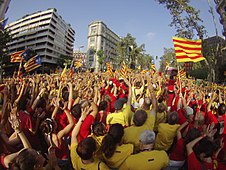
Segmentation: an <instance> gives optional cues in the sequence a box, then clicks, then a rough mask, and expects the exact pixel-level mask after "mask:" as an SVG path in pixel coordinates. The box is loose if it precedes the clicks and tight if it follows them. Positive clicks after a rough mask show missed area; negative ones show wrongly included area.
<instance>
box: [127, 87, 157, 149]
mask: <svg viewBox="0 0 226 170" xmlns="http://www.w3.org/2000/svg"><path fill="white" fill-rule="evenodd" d="M148 89H149V96H148V97H145V98H144V102H143V104H142V106H141V108H138V109H137V110H136V112H135V114H134V116H133V125H132V126H130V127H128V128H125V134H124V137H123V143H132V144H133V145H134V147H135V150H134V151H135V153H136V152H137V151H139V136H140V134H141V133H142V132H143V131H144V130H153V129H154V124H155V116H156V109H157V99H156V95H155V93H154V91H153V86H152V85H151V84H150V85H149V86H148ZM151 105H152V108H151V110H150V106H151Z"/></svg>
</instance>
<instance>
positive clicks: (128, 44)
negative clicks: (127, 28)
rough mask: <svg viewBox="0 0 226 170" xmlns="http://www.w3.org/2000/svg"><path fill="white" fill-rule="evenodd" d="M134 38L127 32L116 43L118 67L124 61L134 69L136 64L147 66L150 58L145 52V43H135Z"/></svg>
mask: <svg viewBox="0 0 226 170" xmlns="http://www.w3.org/2000/svg"><path fill="white" fill-rule="evenodd" d="M135 40H136V39H135V38H134V37H132V35H131V34H127V35H126V37H124V38H122V39H121V41H120V42H119V43H118V44H117V51H118V58H117V59H116V61H115V62H116V64H117V65H118V66H119V67H120V66H121V63H122V62H123V61H124V62H125V64H126V65H128V66H129V67H130V68H131V69H135V68H136V67H138V66H141V67H142V68H145V67H146V68H147V67H149V66H148V63H147V62H149V61H150V60H152V57H151V56H150V55H149V54H145V45H144V44H141V45H140V46H138V45H137V43H136V41H135Z"/></svg>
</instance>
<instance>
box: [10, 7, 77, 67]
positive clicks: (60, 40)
mask: <svg viewBox="0 0 226 170" xmlns="http://www.w3.org/2000/svg"><path fill="white" fill-rule="evenodd" d="M6 29H8V30H10V34H11V35H12V37H13V39H12V41H11V42H10V43H9V44H8V48H9V51H10V53H13V52H16V51H20V50H23V49H32V50H34V51H35V52H36V53H37V54H38V55H40V56H41V60H42V63H43V64H46V65H55V66H56V65H57V61H58V60H59V59H60V56H61V55H65V56H71V57H72V56H73V46H74V41H75V39H74V36H75V31H74V30H73V29H72V27H71V26H70V24H67V23H66V22H65V21H64V20H63V18H62V17H61V16H60V15H59V14H58V13H57V10H56V9H55V8H52V9H48V10H46V11H39V12H35V13H33V14H30V15H26V16H24V17H22V18H21V19H19V20H17V21H15V22H13V23H10V24H8V25H7V26H6Z"/></svg>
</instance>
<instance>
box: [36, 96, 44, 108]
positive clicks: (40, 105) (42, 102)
mask: <svg viewBox="0 0 226 170" xmlns="http://www.w3.org/2000/svg"><path fill="white" fill-rule="evenodd" d="M39 107H41V108H43V109H45V107H46V100H45V99H44V98H43V97H42V98H40V100H39V101H38V103H37V108H39Z"/></svg>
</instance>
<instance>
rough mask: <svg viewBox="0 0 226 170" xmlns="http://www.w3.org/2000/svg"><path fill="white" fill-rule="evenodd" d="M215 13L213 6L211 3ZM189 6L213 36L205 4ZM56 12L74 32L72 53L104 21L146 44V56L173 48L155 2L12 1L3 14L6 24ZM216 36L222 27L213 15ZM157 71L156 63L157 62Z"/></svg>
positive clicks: (165, 17) (200, 0)
mask: <svg viewBox="0 0 226 170" xmlns="http://www.w3.org/2000/svg"><path fill="white" fill-rule="evenodd" d="M211 2H212V6H213V7H214V11H215V4H214V2H213V0H211ZM191 5H192V6H193V7H195V8H196V9H199V10H200V17H201V18H202V19H203V25H204V26H205V28H206V30H207V35H208V37H211V36H215V35H216V32H215V27H214V23H213V19H212V16H211V14H210V13H209V12H208V11H209V6H208V3H207V0H191ZM48 8H56V9H57V12H58V14H59V15H61V16H62V18H63V19H64V20H65V21H66V22H67V23H69V24H70V25H71V26H72V28H73V29H74V30H75V32H76V34H75V42H74V50H78V49H79V47H81V46H84V47H83V48H80V50H81V51H84V52H85V51H86V50H87V44H88V41H87V36H88V25H89V24H90V23H91V22H92V21H103V22H104V23H105V24H106V25H107V27H108V28H110V29H111V30H112V31H113V32H115V33H116V34H117V35H119V36H121V37H125V36H126V35H127V33H130V34H131V35H132V36H133V37H134V38H136V42H137V44H138V46H139V45H141V44H145V50H146V53H148V54H150V55H152V56H158V58H160V57H161V56H162V55H163V54H164V48H173V42H172V36H174V35H175V29H174V28H173V27H170V26H169V24H170V22H171V16H170V14H169V11H168V10H167V9H166V8H164V6H163V5H160V4H158V2H157V1H156V0H11V3H10V5H9V9H8V11H7V13H6V17H8V18H9V19H8V23H11V22H14V21H16V20H18V19H20V18H22V17H23V16H24V15H27V14H31V13H34V12H37V11H43V10H47V9H48ZM215 17H216V20H217V29H218V32H219V35H221V32H222V31H221V30H222V29H223V26H222V25H220V23H219V15H218V14H217V13H216V12H215ZM155 63H156V66H157V67H158V62H157V61H156V62H155Z"/></svg>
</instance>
